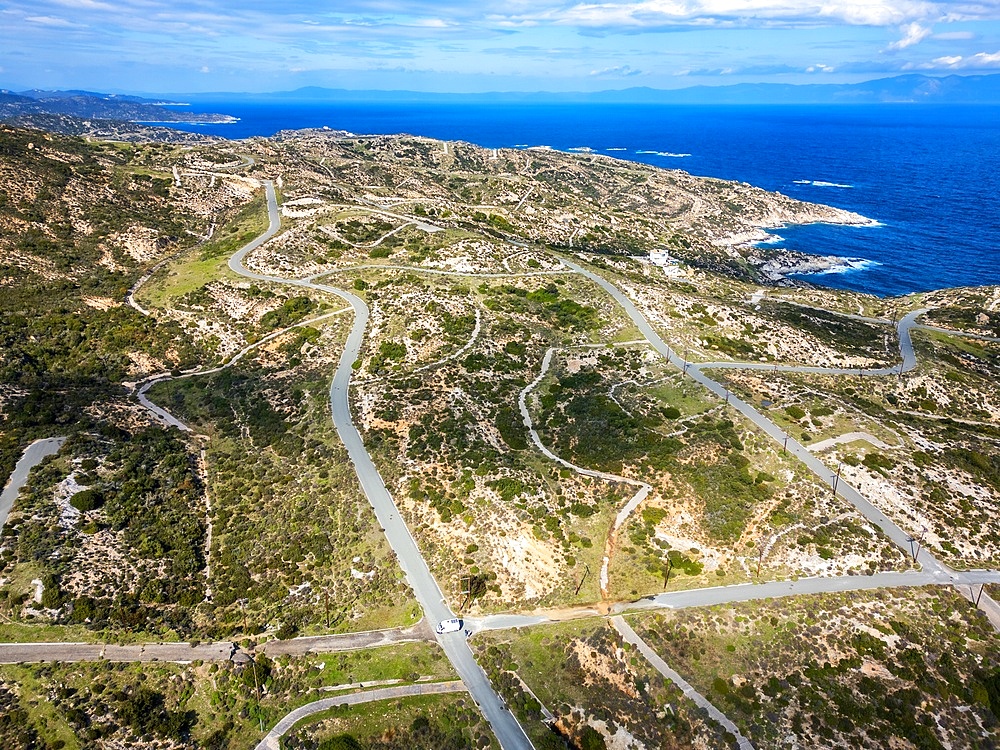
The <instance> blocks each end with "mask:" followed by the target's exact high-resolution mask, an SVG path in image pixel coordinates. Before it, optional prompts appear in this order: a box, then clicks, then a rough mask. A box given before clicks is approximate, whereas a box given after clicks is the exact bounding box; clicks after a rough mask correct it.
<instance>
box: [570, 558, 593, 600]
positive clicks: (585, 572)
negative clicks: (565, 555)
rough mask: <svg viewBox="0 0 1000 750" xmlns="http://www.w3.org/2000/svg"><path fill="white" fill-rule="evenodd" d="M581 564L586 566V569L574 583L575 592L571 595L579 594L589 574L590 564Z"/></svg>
mask: <svg viewBox="0 0 1000 750" xmlns="http://www.w3.org/2000/svg"><path fill="white" fill-rule="evenodd" d="M583 566H584V568H586V570H584V571H583V577H582V578H581V579H580V582H579V583H578V584H576V592H575V593H574V594H573V596H579V594H580V589H581V588H583V582H584V581H586V580H587V576H589V575H590V565H588V564H587V563H584V564H583Z"/></svg>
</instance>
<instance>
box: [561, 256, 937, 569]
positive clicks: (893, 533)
mask: <svg viewBox="0 0 1000 750" xmlns="http://www.w3.org/2000/svg"><path fill="white" fill-rule="evenodd" d="M563 263H565V264H566V265H567V266H569V267H570V268H572V269H573V270H575V271H576V272H577V273H579V274H581V275H582V276H585V277H586V278H588V279H590V280H591V281H593V282H594V283H595V284H597V285H598V286H599V287H601V288H602V289H603V290H604V291H606V292H607V293H608V294H610V295H611V296H612V297H613V298H614V300H615V301H616V302H618V304H619V305H621V306H622V308H623V309H624V310H625V312H626V313H627V314H628V316H629V317H630V318H631V319H632V322H633V323H634V324H635V326H636V327H637V328H638V329H639V330H640V331H641V332H642V335H643V336H645V337H646V340H647V341H649V343H650V345H651V346H652V347H653V348H654V349H655V350H656V351H657V352H659V353H660V354H661V355H662V356H663V357H664V358H665V359H667V360H668V361H669V362H670V363H671V364H673V365H674V366H675V367H677V368H680V369H682V370H686V371H687V373H688V374H689V375H690V376H691V377H692V378H693V379H694V380H695V381H697V382H698V383H701V384H702V385H703V386H705V388H707V389H708V390H710V391H711V392H712V393H714V394H715V395H717V396H718V397H719V398H724V399H727V401H728V403H729V405H730V406H731V407H733V408H734V409H736V411H738V412H739V413H740V414H742V415H743V416H744V417H746V418H747V419H749V420H750V421H751V422H752V423H753V424H754V425H756V426H757V427H759V428H760V429H761V430H762V431H763V432H764V433H765V434H766V435H768V436H769V437H770V438H771V439H772V440H774V441H775V442H776V443H778V444H782V445H783V444H784V442H785V439H786V438H787V439H788V448H787V449H788V452H789V453H791V454H792V455H793V456H795V457H796V458H797V459H799V460H800V461H802V463H804V464H805V465H806V466H808V467H809V469H810V470H811V471H812V472H813V473H814V474H815V475H816V476H817V477H819V479H820V480H821V481H823V482H825V483H826V484H828V485H829V486H830V487H832V488H835V490H836V493H837V494H838V495H840V496H841V497H843V498H844V499H845V500H847V501H848V502H849V503H851V505H853V506H854V507H855V508H857V509H858V511H859V512H860V513H861V514H862V515H863V516H865V518H867V519H868V520H869V521H870V522H871V523H873V524H874V525H875V526H877V527H878V528H879V529H881V530H882V532H883V533H884V534H885V535H886V536H887V537H889V539H891V540H892V542H893V543H894V544H895V545H896V546H897V547H899V548H900V549H901V550H903V551H904V552H906V553H907V554H909V553H910V552H911V539H912V537H911V536H910V535H909V534H907V533H906V532H905V531H903V530H902V529H901V528H900V527H899V526H897V525H896V524H895V523H894V522H893V521H891V520H889V518H887V517H886V515H885V514H884V513H883V512H882V511H880V510H879V509H878V508H876V507H875V506H874V505H872V504H871V503H870V502H868V500H867V499H865V497H864V496H863V495H862V494H861V493H860V492H858V491H857V490H856V489H854V488H853V487H852V486H851V485H850V484H848V483H847V482H845V481H843V480H842V479H840V478H839V477H838V476H837V473H836V472H834V471H832V470H830V469H829V468H827V466H826V465H825V464H824V463H823V462H822V461H820V460H819V459H818V458H816V456H814V455H813V454H812V453H811V452H809V451H808V450H807V449H806V448H805V446H803V445H802V444H801V443H799V442H798V441H797V440H795V439H794V438H791V437H789V436H788V435H787V434H786V433H785V431H784V430H782V429H781V428H780V427H778V425H776V424H775V423H774V422H772V421H771V420H770V419H768V418H767V417H766V416H764V415H763V414H762V413H760V412H759V411H757V410H756V409H755V408H754V407H753V406H751V405H750V404H748V403H747V402H746V401H743V400H742V399H740V398H737V397H736V396H734V395H733V394H731V393H730V392H729V389H728V388H726V387H725V386H723V385H722V384H720V383H718V382H716V381H715V380H712V379H711V378H710V377H708V376H707V375H705V373H703V372H702V371H701V370H700V369H699V367H698V366H696V365H692V364H691V363H688V362H686V361H685V360H684V359H683V358H682V357H680V356H679V355H678V354H677V353H676V352H675V351H674V350H673V349H671V348H670V347H669V346H667V344H666V342H664V340H663V339H662V338H661V337H660V334H658V333H657V332H656V331H655V330H653V327H652V326H651V325H650V324H649V321H647V320H646V317H645V316H644V315H643V314H642V313H641V312H639V309H638V308H637V307H636V306H635V305H634V304H633V303H632V300H630V299H629V298H628V297H626V296H625V294H624V293H623V292H622V291H621V290H620V289H619V288H618V287H616V286H615V285H614V284H612V283H611V282H609V281H607V280H606V279H604V278H603V277H602V276H598V275H597V274H596V273H593V272H592V271H588V270H587V269H585V268H583V267H582V266H580V265H579V264H577V263H574V262H573V261H570V260H567V259H565V258H564V259H563ZM922 313H923V311H922V310H917V311H915V312H912V313H910V314H909V315H907V316H906V317H904V318H903V320H901V321H900V323H899V329H900V337H899V348H900V353H901V354H902V356H903V369H904V370H905V369H908V368H913V367H914V366H916V357H915V356H914V353H913V342H912V341H911V340H910V335H909V331H910V329H911V328H912V327H913V325H914V321H915V320H916V318H917V316H919V315H921V314H922ZM685 365H687V367H685ZM773 368H774V366H773V365H772V366H771V368H770V369H773ZM794 369H795V370H796V371H799V372H811V371H812V370H811V369H810V368H794ZM821 370H822V372H837V370H829V369H825V368H821ZM898 370H899V368H898V367H896V368H886V369H884V370H868V371H866V372H867V374H869V375H875V374H885V375H888V374H892V373H894V372H896V371H898ZM841 372H843V373H844V374H850V373H856V372H857V370H842V371H841ZM920 560H921V562H922V563H923V568H924V570H925V571H927V572H930V573H932V574H933V575H934V576H935V577H936V578H937V579H938V580H940V581H941V582H949V581H950V580H951V577H952V571H951V570H950V569H949V568H947V567H946V566H944V565H942V564H941V563H940V562H938V561H937V560H936V559H935V558H934V557H933V556H932V555H931V554H930V552H928V551H926V550H925V551H924V552H923V553H922V555H921V557H920Z"/></svg>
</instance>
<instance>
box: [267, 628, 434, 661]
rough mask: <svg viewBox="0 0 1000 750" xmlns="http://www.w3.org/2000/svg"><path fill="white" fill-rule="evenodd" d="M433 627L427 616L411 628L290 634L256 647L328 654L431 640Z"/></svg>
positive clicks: (272, 651)
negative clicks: (322, 633) (334, 633)
mask: <svg viewBox="0 0 1000 750" xmlns="http://www.w3.org/2000/svg"><path fill="white" fill-rule="evenodd" d="M433 640H434V631H433V628H432V627H431V626H430V625H428V624H427V622H426V620H421V621H420V623H419V624H417V625H414V626H413V627H411V628H392V629H389V630H368V631H365V632H361V633H341V634H338V635H313V636H304V637H302V638H291V639H289V640H287V641H267V643H264V644H262V645H260V646H259V647H258V648H257V651H262V652H263V653H265V654H267V655H268V656H278V655H280V654H289V655H293V656H302V655H304V654H329V653H335V652H337V651H356V650H358V649H361V648H377V647H379V646H388V645H390V644H393V643H414V642H417V641H433Z"/></svg>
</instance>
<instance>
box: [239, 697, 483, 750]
mask: <svg viewBox="0 0 1000 750" xmlns="http://www.w3.org/2000/svg"><path fill="white" fill-rule="evenodd" d="M464 692H465V685H464V684H462V682H461V680H455V681H454V682H430V683H427V684H424V685H400V686H399V687H388V688H382V689H380V690H369V691H367V692H364V693H349V694H347V695H338V696H337V697H335V698H323V699H321V700H318V701H315V702H314V703H307V704H306V705H304V706H300V707H299V708H296V709H295V710H294V711H291V712H289V713H288V714H287V715H286V716H285V717H284V718H283V719H281V721H279V722H278V723H277V724H275V725H274V729H272V730H271V731H270V732H268V733H267V735H265V737H264V739H262V740H261V741H260V742H259V743H257V747H256V748H255V749H254V750H281V738H282V737H283V736H284V735H285V733H286V732H288V731H289V730H290V729H291V728H292V727H294V726H295V725H296V724H297V723H298V722H299V721H301V720H302V719H304V718H306V717H307V716H312V715H313V714H318V713H321V712H323V711H328V710H329V709H331V708H333V707H334V706H356V705H358V704H360V703H371V702H372V701H384V700H389V699H392V698H407V697H410V696H413V695H442V694H446V693H464Z"/></svg>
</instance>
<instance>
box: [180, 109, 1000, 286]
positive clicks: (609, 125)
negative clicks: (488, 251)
mask: <svg viewBox="0 0 1000 750" xmlns="http://www.w3.org/2000/svg"><path fill="white" fill-rule="evenodd" d="M192 111H198V112H222V113H225V114H231V115H234V116H236V117H239V118H240V120H239V122H237V123H233V124H228V125H184V126H181V127H183V128H184V129H186V130H191V131H195V132H203V133H212V134H216V135H222V136H225V137H228V138H245V137H248V136H253V135H263V136H268V135H273V134H274V133H275V132H277V131H278V130H283V129H295V128H306V127H323V126H328V127H330V128H333V129H340V130H348V131H351V132H353V133H410V134H414V135H424V136H430V137H434V138H442V139H448V140H461V141H467V142H471V143H475V144H478V145H481V146H487V147H515V146H518V147H524V146H550V147H552V148H555V149H559V150H571V149H579V148H589V149H593V150H594V151H596V152H600V153H604V154H607V155H609V156H615V157H618V158H621V159H628V160H631V161H637V162H644V163H647V164H654V165H656V166H661V167H667V168H671V169H683V170H685V171H687V172H690V173H691V174H695V175H706V176H711V177H720V178H724V179H730V180H740V181H744V182H748V183H750V184H752V185H758V186H760V187H763V188H766V189H768V190H777V191H780V192H782V193H784V194H786V195H790V196H792V197H795V198H800V199H802V200H808V201H814V202H818V203H827V204H830V205H832V206H838V207H840V208H845V209H848V210H851V211H856V212H858V213H860V214H863V215H864V216H867V217H869V218H872V219H875V220H877V221H878V222H880V224H881V226H878V227H867V228H864V227H838V226H826V225H811V226H797V227H788V228H784V229H781V230H778V234H779V235H780V236H781V237H782V238H783V241H782V242H780V243H778V244H777V245H776V247H787V248H788V249H791V250H798V251H803V252H808V253H816V254H820V255H836V256H841V257H844V258H854V259H861V260H862V262H859V263H852V264H845V265H846V266H850V267H848V268H845V269H841V270H840V271H839V272H837V273H826V274H818V275H811V276H809V277H807V278H808V279H809V280H810V281H812V282H814V283H817V284H822V285H826V286H831V287H838V288H843V289H851V290H855V291H861V292H868V293H871V294H877V295H880V296H887V295H898V294H906V293H909V292H916V291H927V290H931V289H940V288H945V287H953V286H976V285H981V284H1000V208H998V201H1000V107H996V106H978V107H977V106H949V107H944V106H930V105H904V104H897V105H870V106H869V105H858V106H818V105H817V106H801V105H795V106H775V105H769V106H716V107H709V106H684V105H653V104H646V105H637V104H559V105H541V104H502V105H501V104H479V103H477V104H465V105H463V104H456V103H452V102H449V103H432V104H428V103H412V102H399V103H385V102H381V103H354V102H352V103H333V104H331V103H325V102H324V103H316V102H291V101H289V102H275V101H267V102H252V101H246V100H243V101H200V102H198V103H197V105H193V106H192Z"/></svg>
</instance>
